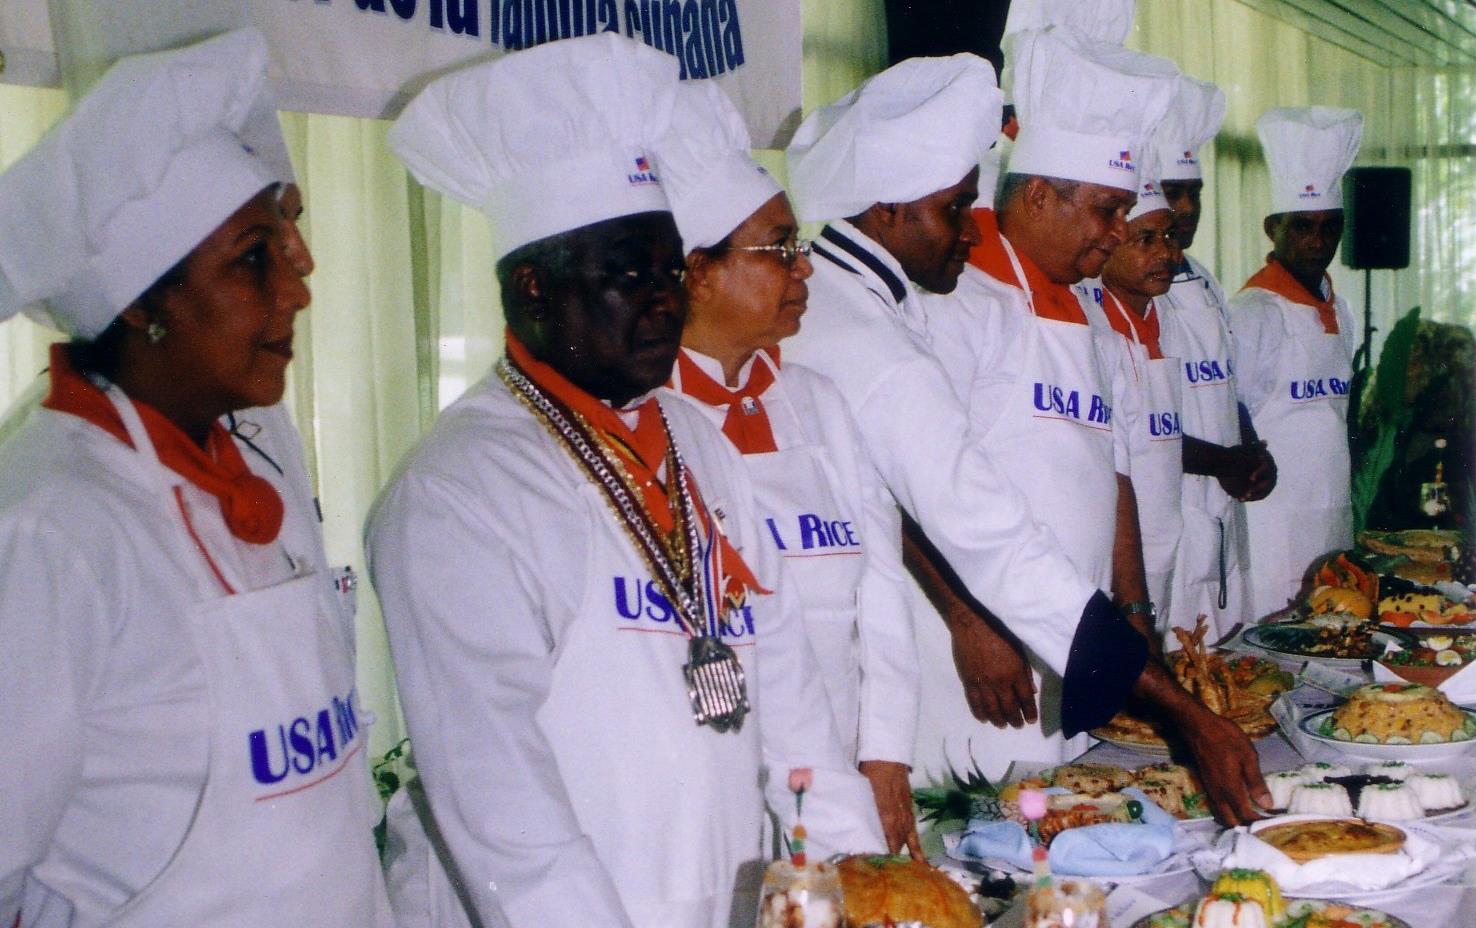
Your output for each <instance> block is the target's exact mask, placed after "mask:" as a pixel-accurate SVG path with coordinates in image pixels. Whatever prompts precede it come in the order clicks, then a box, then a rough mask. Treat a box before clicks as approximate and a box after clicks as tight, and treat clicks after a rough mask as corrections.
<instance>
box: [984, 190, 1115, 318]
mask: <svg viewBox="0 0 1476 928" xmlns="http://www.w3.org/2000/svg"><path fill="white" fill-rule="evenodd" d="M974 221H975V222H976V223H978V224H979V237H980V242H979V244H977V245H975V246H974V248H973V250H972V251H970V252H969V263H970V264H972V265H973V266H974V267H976V268H978V269H979V270H981V271H983V272H984V273H986V274H988V275H989V276H990V277H993V278H994V279H995V280H998V281H1000V282H1001V283H1005V284H1009V285H1010V286H1011V287H1014V288H1015V289H1016V290H1024V289H1025V286H1024V285H1025V284H1026V283H1028V284H1029V285H1030V301H1031V302H1032V303H1033V304H1035V314H1036V315H1037V316H1039V317H1041V318H1042V319H1054V320H1056V321H1057V322H1074V323H1076V324H1077V325H1086V324H1087V317H1086V313H1085V312H1083V311H1082V308H1081V303H1079V302H1078V301H1077V299H1076V294H1075V293H1072V292H1071V288H1070V287H1068V286H1066V285H1065V284H1058V283H1056V282H1055V281H1053V280H1051V279H1050V278H1049V277H1047V276H1046V275H1045V272H1044V271H1042V270H1041V269H1040V268H1038V267H1036V265H1035V262H1034V261H1031V260H1030V258H1029V257H1027V256H1026V255H1025V253H1024V252H1022V251H1020V249H1018V248H1016V249H1015V257H1017V258H1019V259H1020V267H1021V269H1023V270H1024V271H1025V280H1023V281H1022V280H1020V279H1019V278H1017V277H1016V276H1015V268H1014V265H1012V264H1011V263H1010V256H1009V255H1008V254H1007V253H1006V252H1005V246H1004V235H1003V233H1001V232H1000V231H999V217H998V216H996V215H995V213H994V210H992V209H984V208H982V207H981V208H978V209H975V210H974Z"/></svg>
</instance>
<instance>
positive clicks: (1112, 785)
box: [1000, 763, 1212, 822]
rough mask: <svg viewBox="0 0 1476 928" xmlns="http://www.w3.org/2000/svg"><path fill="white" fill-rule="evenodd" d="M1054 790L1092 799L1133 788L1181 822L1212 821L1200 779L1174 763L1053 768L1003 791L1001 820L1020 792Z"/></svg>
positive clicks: (1074, 765) (1026, 778)
mask: <svg viewBox="0 0 1476 928" xmlns="http://www.w3.org/2000/svg"><path fill="white" fill-rule="evenodd" d="M1051 786H1057V787H1061V788H1063V789H1066V790H1069V791H1071V792H1072V793H1075V794H1078V795H1085V796H1091V797H1097V796H1121V795H1122V792H1121V791H1122V790H1124V789H1127V788H1128V787H1134V788H1136V789H1139V790H1142V792H1143V794H1144V795H1146V796H1147V797H1148V798H1149V799H1151V800H1153V802H1154V803H1155V804H1157V805H1158V807H1159V808H1160V809H1163V810H1164V811H1165V812H1167V813H1169V814H1170V815H1172V816H1173V817H1174V818H1176V819H1178V820H1180V821H1183V822H1195V821H1211V820H1212V819H1211V815H1210V809H1209V797H1208V796H1207V795H1206V793H1205V791H1204V786H1203V784H1201V783H1200V782H1199V777H1198V776H1197V775H1195V773H1194V771H1193V770H1190V769H1189V768H1188V767H1185V766H1183V765H1181V764H1171V763H1158V764H1147V765H1145V766H1142V767H1138V768H1137V769H1134V770H1130V769H1128V768H1126V767H1118V766H1116V765H1114V764H1083V763H1077V764H1063V765H1061V766H1059V767H1051V768H1048V769H1046V770H1043V771H1041V772H1040V773H1038V774H1035V775H1033V776H1029V777H1025V778H1023V779H1021V780H1018V781H1016V782H1014V783H1010V784H1007V785H1006V786H1005V787H1004V788H1003V789H1001V790H1000V802H1001V805H1002V806H1004V807H1005V808H1004V809H1002V810H1001V817H1006V818H1007V817H1009V816H1007V815H1004V814H1003V812H1004V811H1005V810H1007V809H1008V808H1009V804H1010V803H1012V802H1014V801H1015V800H1016V798H1017V797H1018V796H1019V792H1020V790H1021V789H1045V788H1047V787H1051ZM1021 821H1023V817H1022V818H1021Z"/></svg>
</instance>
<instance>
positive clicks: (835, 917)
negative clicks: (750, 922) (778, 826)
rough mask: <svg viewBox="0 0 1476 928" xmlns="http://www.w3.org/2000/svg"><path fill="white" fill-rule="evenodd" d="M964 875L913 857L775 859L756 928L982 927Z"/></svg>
mask: <svg viewBox="0 0 1476 928" xmlns="http://www.w3.org/2000/svg"><path fill="white" fill-rule="evenodd" d="M963 876H967V875H966V874H961V875H960V876H959V877H955V876H953V875H950V874H949V873H946V872H944V871H943V870H941V869H939V868H937V867H934V866H932V865H931V864H929V863H927V862H926V861H923V860H917V859H914V858H911V857H893V856H887V855H860V854H858V855H853V856H851V857H845V858H842V859H840V860H838V861H836V862H835V863H833V864H832V863H823V862H815V863H807V862H803V861H801V862H796V861H794V860H778V861H775V862H773V863H771V864H769V867H768V869H767V870H766V871H765V872H764V883H763V889H762V895H761V896H760V901H759V916H758V928H799V926H802V928H880V926H883V925H885V926H898V928H901V926H910V925H918V926H929V928H982V926H983V925H984V920H985V915H984V912H983V911H982V909H981V908H980V906H979V905H978V903H977V902H975V900H974V897H973V896H972V895H971V892H970V890H969V888H968V887H966V886H965V885H963V884H964V880H963V879H962V878H961V877H963ZM970 882H977V881H974V880H970Z"/></svg>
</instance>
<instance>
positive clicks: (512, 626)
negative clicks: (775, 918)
mask: <svg viewBox="0 0 1476 928" xmlns="http://www.w3.org/2000/svg"><path fill="white" fill-rule="evenodd" d="M663 408H664V409H665V411H666V415H667V418H668V421H669V422H670V425H671V431H672V436H673V440H674V441H675V442H676V444H677V447H678V448H679V449H680V450H681V452H682V454H683V455H684V457H685V460H686V462H687V464H688V465H689V466H690V468H691V472H692V473H693V475H694V476H695V478H696V481H697V483H698V486H699V487H700V490H701V494H702V497H703V499H704V501H705V503H706V505H707V507H708V509H709V510H710V511H712V512H713V513H714V514H715V515H717V514H719V513H721V518H722V524H723V525H724V526H725V527H726V531H727V534H728V537H729V539H730V540H731V541H732V542H733V544H734V546H735V547H736V548H737V549H738V550H739V551H740V553H741V554H742V556H743V558H744V560H745V561H746V562H747V563H748V564H749V566H750V567H751V568H752V569H753V571H754V573H755V575H756V577H757V579H758V581H759V582H760V583H761V584H763V585H764V586H765V587H766V588H768V589H771V590H773V591H774V594H773V595H771V596H754V597H751V598H750V601H749V607H750V608H751V610H752V618H753V624H752V627H751V628H749V629H748V630H747V631H745V630H744V629H742V628H741V627H740V628H738V629H737V635H738V638H737V639H736V640H734V641H733V644H734V647H735V649H736V650H738V651H740V652H741V653H742V659H743V661H744V663H745V666H746V667H747V668H748V670H747V676H748V687H749V698H750V700H751V701H752V702H753V704H754V715H753V717H750V718H749V719H748V722H747V724H745V725H744V727H743V728H742V730H741V731H740V732H737V733H732V732H730V733H726V734H720V733H717V732H714V731H713V730H712V729H711V728H709V727H705V726H704V727H699V726H697V725H696V724H694V723H692V721H691V716H690V712H689V708H688V707H687V705H686V695H685V684H684V683H683V681H682V677H681V665H682V664H683V663H685V661H686V642H685V639H684V638H683V637H681V636H680V635H679V634H678V635H677V637H676V638H673V637H672V635H671V634H670V633H671V628H670V615H669V611H667V612H663V610H661V609H660V608H659V603H657V602H654V601H653V600H652V598H651V597H650V595H649V593H643V592H642V591H643V590H644V589H648V588H649V587H648V586H647V585H646V584H644V583H642V582H641V581H640V578H629V577H620V576H617V577H609V576H608V571H609V570H610V569H611V568H610V565H609V564H607V563H601V562H600V561H599V559H598V556H597V553H598V552H599V551H602V550H607V549H609V548H610V546H613V547H615V548H618V549H620V550H622V551H623V550H626V549H630V554H629V558H627V559H626V562H630V559H631V558H636V557H638V556H637V555H636V554H635V553H634V550H633V549H632V548H631V545H632V542H630V541H629V539H628V537H627V536H626V535H625V533H624V529H623V528H622V527H621V525H620V524H619V523H618V522H617V521H616V520H615V518H614V517H613V516H612V515H611V512H610V510H609V504H608V503H607V502H606V500H605V498H604V496H603V494H602V491H600V490H599V489H598V488H597V487H596V486H595V485H594V484H593V483H592V482H591V481H590V479H589V478H588V477H587V476H586V475H585V473H584V472H583V470H582V469H581V468H580V466H579V465H578V464H577V463H576V462H575V461H574V459H573V458H572V457H571V456H570V455H569V453H568V452H567V451H566V450H565V449H564V448H563V447H561V446H560V444H558V443H557V442H556V440H555V439H554V438H552V437H551V436H550V435H549V434H548V433H547V432H545V430H544V427H543V425H541V424H540V423H539V422H538V421H537V420H536V419H535V418H534V417H533V415H532V414H531V413H530V412H529V411H528V410H527V409H525V408H524V407H523V406H522V405H521V403H520V402H519V400H518V399H516V398H515V397H514V396H513V395H512V394H511V392H510V391H509V390H508V388H507V387H506V386H505V385H504V384H503V383H502V381H501V380H500V379H499V378H498V377H497V376H495V375H493V376H490V377H488V378H487V379H485V380H483V381H482V382H481V383H479V384H478V385H477V386H475V387H473V388H472V389H471V390H470V391H468V392H467V394H466V395H465V396H463V397H462V398H461V399H459V400H457V402H456V403H454V404H452V406H450V407H449V408H447V409H446V410H445V412H443V413H442V415H441V417H440V418H439V419H438V420H437V422H436V425H435V427H434V428H433V429H432V431H431V433H430V434H429V435H428V436H427V437H426V438H425V440H424V441H423V442H422V443H421V444H420V445H419V446H418V448H417V449H416V450H415V451H414V452H413V453H412V455H411V456H410V458H409V459H408V461H407V463H406V464H405V466H404V467H403V468H402V470H401V473H400V475H399V476H398V477H397V478H396V479H395V480H394V482H393V483H391V485H390V486H389V488H388V489H387V490H386V491H385V494H384V495H383V496H382V497H381V499H380V501H379V503H378V504H377V506H376V509H375V512H374V513H373V514H372V515H371V517H370V522H369V525H368V529H367V538H368V542H367V549H368V555H369V563H370V571H371V575H372V577H373V580H374V584H375V588H376V591H377V592H378V594H379V597H380V601H381V603H382V606H383V609H384V615H385V623H386V627H387V629H388V631H389V638H390V646H391V649H392V652H393V654H394V657H395V665H396V669H397V676H398V679H399V683H400V693H401V701H402V704H403V706H404V710H405V716H406V720H407V722H408V723H409V728H410V734H411V738H412V741H413V744H414V747H415V757H416V765H417V767H418V769H419V771H420V776H421V779H422V780H423V781H424V783H425V788H426V793H427V796H428V798H429V800H430V806H431V810H432V812H433V813H434V817H435V822H436V825H437V826H438V828H439V830H440V833H441V834H442V835H443V836H444V839H445V841H446V845H447V847H448V848H449V850H450V853H451V855H452V858H453V860H454V863H455V865H456V868H457V870H458V871H459V874H460V877H461V879H462V880H463V881H464V885H465V887H466V890H467V893H468V895H469V897H470V901H471V903H472V904H473V905H474V906H475V907H476V908H477V909H478V910H479V911H480V912H483V913H488V914H490V915H492V916H493V917H494V918H495V917H498V916H497V915H496V914H495V913H499V912H500V913H505V915H506V918H507V921H508V922H509V923H510V924H512V925H514V926H522V925H600V926H610V928H618V926H629V925H631V924H632V921H631V919H630V918H629V917H628V915H627V911H626V909H627V904H628V903H632V902H637V903H638V902H642V901H643V900H631V899H629V898H628V897H626V898H623V897H625V896H626V894H627V893H630V892H631V891H632V886H633V885H634V884H635V883H640V884H642V885H646V886H650V885H653V884H659V883H661V882H662V881H663V874H661V873H653V872H652V864H651V863H650V861H649V860H648V859H646V856H645V855H644V854H643V853H642V850H643V849H645V848H648V847H652V846H654V847H658V848H661V850H662V851H663V853H665V852H666V851H668V850H670V849H671V848H672V846H673V844H677V845H678V846H679V848H678V849H679V850H685V851H686V852H687V853H690V854H692V855H696V861H695V863H694V864H693V866H695V867H696V868H697V869H699V870H700V871H701V872H702V873H704V874H708V875H709V876H710V877H711V878H712V879H713V880H721V881H729V880H731V877H732V876H733V874H734V873H735V872H736V871H737V870H738V868H739V865H740V864H744V863H745V862H749V861H754V860H756V859H757V858H759V857H760V856H761V854H760V847H759V844H760V831H761V827H760V825H761V818H762V815H763V810H762V806H763V795H762V794H761V791H760V790H761V787H760V767H761V757H760V750H761V749H762V762H763V763H764V764H766V765H767V766H768V767H769V768H770V769H771V770H772V771H773V774H772V775H770V776H769V777H768V783H767V787H768V795H769V797H770V803H771V805H772V807H773V808H774V810H775V811H776V813H778V814H779V815H780V817H781V820H786V821H787V822H792V815H793V811H794V801H793V797H792V796H790V795H789V794H788V793H787V791H786V785H785V784H786V773H787V771H788V770H789V769H790V768H791V767H813V768H816V774H815V780H816V782H815V788H814V790H813V791H812V792H813V795H812V797H807V801H806V804H805V824H806V826H807V828H808V830H809V833H810V836H811V838H810V841H811V844H812V847H814V848H816V849H817V850H816V853H818V854H819V855H820V856H825V855H826V854H829V853H831V852H834V851H875V850H877V849H880V848H882V847H884V843H885V842H884V840H883V838H882V836H881V827H880V822H879V821H878V820H877V817H876V811H875V807H874V804H873V803H872V800H871V796H870V790H869V788H868V786H867V784H866V781H865V780H864V778H862V777H861V776H860V775H859V774H857V773H855V772H854V770H853V769H849V767H848V765H847V764H846V763H845V762H844V760H843V758H842V754H841V749H840V745H839V742H838V739H837V737H836V734H835V731H834V725H833V723H832V722H831V719H830V714H829V713H828V712H825V711H824V708H823V707H824V706H825V704H826V703H825V693H824V690H823V688H822V685H821V682H820V680H819V678H818V674H817V673H816V672H815V670H814V656H813V654H812V653H811V651H810V650H809V644H808V642H807V641H806V640H805V637H804V629H803V626H802V624H801V623H802V618H801V617H800V614H799V612H798V604H797V603H796V602H794V601H793V600H792V599H790V598H789V597H788V596H786V595H785V593H784V590H783V579H782V576H781V574H782V565H781V564H780V563H779V562H778V558H777V555H776V554H775V553H774V552H773V550H772V549H771V548H770V547H769V546H767V545H764V544H762V543H760V542H759V541H758V540H757V538H756V536H755V533H756V532H757V530H758V525H757V517H756V516H755V514H754V511H753V508H752V494H751V491H750V490H749V488H748V484H747V482H746V476H745V474H744V472H743V467H742V462H741V460H740V459H739V456H738V454H737V452H736V451H734V450H733V449H732V447H731V446H730V445H729V444H728V442H727V440H726V439H725V438H724V437H723V436H722V435H721V433H718V432H716V431H715V430H714V429H712V427H711V426H709V425H708V424H707V423H706V421H704V420H703V419H702V416H701V414H700V413H699V412H697V411H696V410H695V409H693V408H691V407H690V406H688V405H686V404H684V403H678V402H673V401H670V400H668V401H666V402H664V403H663ZM620 569H623V568H620ZM602 574H603V575H602ZM611 581H613V582H614V585H615V589H614V590H613V592H612V591H610V586H609V583H610V582H611ZM593 589H599V590H601V591H604V592H603V593H602V595H603V596H605V597H608V599H607V601H606V602H605V604H604V605H603V606H601V607H599V608H601V609H603V611H604V612H605V613H607V614H608V615H610V617H611V618H610V621H611V622H618V623H620V627H621V628H622V629H628V630H629V631H630V632H632V633H631V634H628V635H623V636H622V637H623V638H624V639H626V640H628V642H629V648H630V651H629V652H628V653H629V654H630V655H634V657H626V656H625V655H613V656H612V660H616V659H618V660H621V661H622V662H623V663H622V667H626V666H629V665H630V664H631V663H632V662H634V663H643V664H647V665H649V666H648V667H647V668H645V670H647V671H649V672H648V673H643V674H641V675H635V676H632V675H631V674H629V673H621V674H614V673H610V674H606V673H602V672H599V670H598V669H597V670H596V671H595V672H593V673H577V675H576V671H572V670H568V669H566V668H565V667H564V664H565V661H564V658H565V655H566V653H567V652H568V649H569V647H571V644H570V642H571V641H573V640H574V638H573V635H574V631H573V630H572V629H571V627H570V626H571V623H573V621H574V620H575V619H576V618H578V619H580V620H581V621H583V620H586V619H588V618H589V615H588V612H589V611H592V610H591V609H590V607H591V606H592V605H594V604H592V603H590V602H587V601H586V593H587V592H588V591H590V590H593ZM668 608H669V607H668ZM740 624H741V623H740ZM638 631H646V632H650V634H634V632H638ZM755 633H756V634H757V640H758V641H759V642H760V643H759V644H758V645H757V646H756V647H752V648H748V647H744V646H743V645H744V644H745V642H744V640H743V639H744V638H745V637H746V638H747V639H748V643H749V644H751V643H752V642H753V640H754V636H755ZM622 643H624V642H622ZM754 652H757V653H756V654H755V653H754ZM754 662H756V663H757V664H758V667H757V672H755V670H754V667H753V663H754ZM586 669H587V668H586ZM622 699H628V700H630V701H631V702H634V703H644V704H646V705H653V706H659V708H660V710H661V711H662V712H667V711H668V706H669V707H670V709H669V711H670V712H671V713H676V714H678V715H680V716H681V718H680V720H679V721H680V723H681V724H676V723H673V724H667V723H666V719H664V718H663V719H661V720H660V724H655V723H652V722H650V721H649V720H648V721H646V722H645V723H644V724H643V721H642V719H639V718H630V717H629V716H628V714H627V710H626V709H625V707H624V706H623V705H621V704H620V701H621V700H622ZM570 706H577V707H578V709H577V710H576V711H577V715H574V716H564V717H563V718H564V719H566V720H567V724H565V723H564V722H562V721H561V720H560V719H559V718H553V717H551V716H550V714H549V713H550V707H553V709H552V711H554V712H568V711H569V707H570ZM816 707H821V708H820V709H819V710H818V711H817V710H816ZM571 729H573V730H571ZM637 752H639V754H641V755H642V759H641V761H640V763H641V764H646V763H648V762H649V761H650V758H653V757H654V758H660V759H663V760H664V761H665V763H666V764H667V765H668V766H669V778H667V779H664V780H662V781H660V782H632V781H633V780H634V779H636V777H635V776H633V775H632V774H631V772H630V770H629V769H628V768H629V766H630V765H624V764H622V758H625V757H630V756H633V754H635V753H637ZM714 780H717V781H718V782H720V783H721V784H723V789H724V790H725V797H726V801H724V802H721V803H716V804H706V803H694V801H693V800H692V799H691V796H690V791H688V790H684V789H683V785H684V784H688V785H690V784H698V783H700V784H703V785H704V786H706V785H710V784H711V783H712V782H713V781H714ZM828 785H841V786H843V787H844V789H845V792H846V794H847V801H848V802H849V803H850V804H849V805H844V807H843V808H836V807H834V806H831V807H829V812H830V814H829V815H828V816H826V815H822V814H821V812H822V810H823V809H825V808H826V807H824V806H822V805H821V803H822V802H823V794H824V792H825V790H826V788H827V786H828ZM810 798H813V799H814V800H816V804H815V805H813V806H812V804H811V802H810V801H809V799H810ZM852 800H853V801H852ZM688 836H693V840H692V841H691V842H690V843H689V842H688V841H687V840H686V839H687V837H688ZM663 842H664V844H663ZM724 843H725V844H726V845H727V846H728V847H729V848H734V847H742V848H743V849H744V851H743V852H742V853H738V852H732V853H728V854H727V855H726V857H724V855H723V854H717V853H711V852H710V850H709V847H704V846H700V845H709V846H710V845H714V844H724ZM673 853H674V852H673ZM735 855H736V856H735ZM756 890H757V887H756V884H755V886H754V891H755V893H756ZM682 891H686V892H688V893H689V894H691V893H696V892H698V890H697V889H696V888H695V887H683V886H677V887H669V888H668V896H667V898H666V901H671V902H675V903H678V904H681V903H682V902H683V900H682V899H681V898H680V897H676V896H675V895H673V894H677V893H680V892H682ZM716 914H720V913H712V912H708V913H705V914H704V915H703V916H701V918H703V919H711V918H713V917H714V916H715V915H716ZM499 923H500V922H499ZM701 924H702V925H704V926H705V925H707V924H709V922H708V921H707V920H702V921H701ZM685 925H686V923H683V925H672V926H671V928H685ZM639 928H655V926H647V925H640V926H639ZM662 928H665V926H662Z"/></svg>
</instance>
